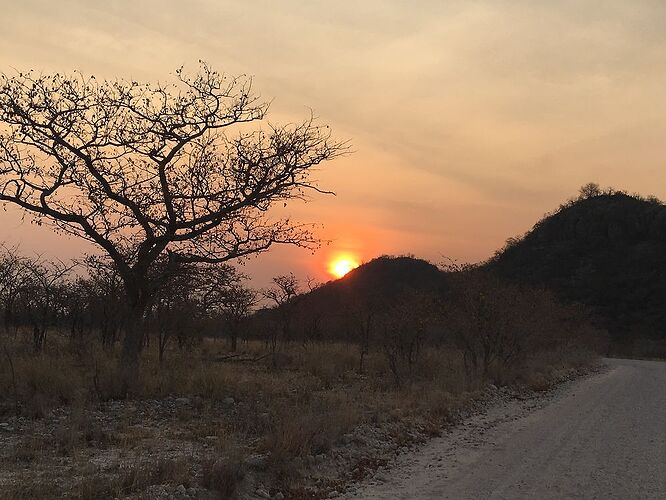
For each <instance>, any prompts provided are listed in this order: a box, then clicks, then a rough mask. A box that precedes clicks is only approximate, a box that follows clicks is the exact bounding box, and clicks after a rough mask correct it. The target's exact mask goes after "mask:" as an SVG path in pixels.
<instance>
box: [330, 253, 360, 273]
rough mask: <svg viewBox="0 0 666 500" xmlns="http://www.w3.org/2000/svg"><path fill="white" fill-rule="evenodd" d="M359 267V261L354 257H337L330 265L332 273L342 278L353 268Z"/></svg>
mask: <svg viewBox="0 0 666 500" xmlns="http://www.w3.org/2000/svg"><path fill="white" fill-rule="evenodd" d="M357 267H358V262H357V261H356V259H354V258H353V257H348V256H344V257H336V258H335V259H333V260H332V261H331V263H330V265H329V271H330V273H331V274H332V275H333V276H335V277H336V278H342V277H343V276H344V275H346V274H347V273H348V272H349V271H351V270H352V269H355V268H357Z"/></svg>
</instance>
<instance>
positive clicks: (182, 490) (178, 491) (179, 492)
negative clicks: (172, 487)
mask: <svg viewBox="0 0 666 500" xmlns="http://www.w3.org/2000/svg"><path fill="white" fill-rule="evenodd" d="M176 495H178V496H179V497H180V498H183V497H185V498H187V497H189V495H188V494H187V489H186V488H185V486H184V485H182V484H179V485H178V487H177V488H176Z"/></svg>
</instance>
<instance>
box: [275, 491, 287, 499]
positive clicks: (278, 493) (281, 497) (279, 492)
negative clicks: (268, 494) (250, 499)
mask: <svg viewBox="0 0 666 500" xmlns="http://www.w3.org/2000/svg"><path fill="white" fill-rule="evenodd" d="M273 500H284V495H283V494H282V492H281V491H278V492H277V493H276V494H275V495H273Z"/></svg>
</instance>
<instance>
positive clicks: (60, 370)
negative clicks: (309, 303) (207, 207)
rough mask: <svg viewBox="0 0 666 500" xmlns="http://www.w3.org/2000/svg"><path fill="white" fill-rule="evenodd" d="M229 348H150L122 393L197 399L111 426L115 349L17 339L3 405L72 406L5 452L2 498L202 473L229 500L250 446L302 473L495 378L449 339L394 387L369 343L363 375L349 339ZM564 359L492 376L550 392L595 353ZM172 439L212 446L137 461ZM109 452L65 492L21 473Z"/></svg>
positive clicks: (40, 410) (438, 418)
mask: <svg viewBox="0 0 666 500" xmlns="http://www.w3.org/2000/svg"><path fill="white" fill-rule="evenodd" d="M53 338H54V337H53V336H52V339H53ZM225 347H226V346H225V345H224V344H223V343H219V342H214V341H204V342H203V343H202V344H201V345H200V346H198V347H197V348H196V349H195V350H194V351H193V352H187V351H183V352H180V351H177V350H175V349H174V350H171V351H169V352H168V355H167V360H166V362H165V363H164V364H162V365H160V364H159V362H158V360H157V356H156V354H155V353H154V352H153V351H154V349H151V350H149V351H147V352H146V353H145V355H144V358H143V365H142V368H141V372H140V376H139V377H138V379H137V380H136V383H135V385H134V386H133V387H132V390H131V393H130V394H128V395H126V396H125V397H126V398H127V401H126V402H127V403H131V406H132V407H134V405H138V404H141V402H142V401H151V400H156V401H160V400H164V399H169V398H172V400H173V398H187V399H186V401H187V404H185V405H182V406H178V407H176V408H175V410H174V411H172V412H171V413H168V414H160V413H157V414H155V415H150V414H145V416H144V417H142V418H144V419H145V420H146V421H145V422H142V421H139V422H138V424H137V422H136V421H135V420H136V419H135V416H136V412H135V411H134V410H132V411H129V410H128V413H126V414H123V415H120V416H119V417H118V418H117V419H116V420H114V422H113V425H114V427H113V429H109V428H108V425H106V424H105V425H102V424H100V422H99V421H98V420H96V419H94V418H91V417H90V412H91V409H99V408H103V407H104V406H102V407H100V405H105V404H109V403H105V402H108V401H113V400H115V399H117V398H119V397H121V396H123V395H122V393H121V391H120V385H119V377H118V376H117V373H116V365H115V361H114V358H115V353H110V352H106V351H103V350H100V349H97V348H87V349H86V350H81V348H80V347H79V348H77V349H72V348H70V347H69V346H68V345H67V344H66V343H65V342H64V341H63V342H62V343H61V344H58V343H57V342H52V344H51V346H50V347H49V348H48V349H47V350H46V351H45V352H44V353H42V354H41V355H39V356H35V355H34V354H33V353H32V352H31V351H30V350H29V348H28V347H24V346H22V345H20V344H18V345H17V344H14V345H13V348H12V349H11V351H10V352H11V356H12V360H13V365H14V377H12V374H11V373H10V371H9V370H8V368H7V366H6V365H3V366H1V367H0V412H2V413H4V414H5V415H7V416H9V415H11V414H12V413H13V412H14V408H15V406H18V409H19V413H20V414H21V415H23V416H25V417H29V418H31V419H35V421H36V422H39V421H40V419H42V418H43V417H45V416H48V415H49V414H50V412H51V411H52V410H53V409H54V408H62V407H65V408H67V419H66V420H64V421H63V422H62V423H61V424H59V425H57V426H56V427H55V428H54V430H53V432H52V433H51V435H50V436H49V438H48V439H44V438H40V437H35V436H30V435H26V436H24V437H23V438H22V439H21V440H20V441H19V442H18V444H17V445H16V446H15V448H14V449H13V451H12V452H11V453H10V454H9V458H10V460H11V463H12V464H13V465H12V467H14V469H15V470H16V471H17V472H16V475H15V478H16V481H15V482H14V483H12V484H13V486H12V485H4V486H6V488H5V491H4V492H3V494H2V495H0V498H56V497H58V496H62V495H65V494H66V496H68V497H71V498H107V497H109V498H111V497H119V496H123V495H128V494H130V493H132V492H141V491H142V490H144V489H145V488H146V487H148V486H150V485H155V484H163V483H168V484H176V485H178V484H183V485H189V484H198V485H202V486H204V487H206V488H207V489H209V490H214V491H216V492H217V493H218V494H219V497H220V498H233V497H234V495H236V494H237V492H238V491H239V487H240V485H241V484H242V483H243V478H244V477H245V474H246V469H245V467H244V466H243V457H246V456H248V455H249V454H264V455H266V456H267V457H269V460H268V462H267V467H268V468H269V473H270V474H273V477H274V478H275V480H276V481H278V482H281V483H282V484H286V483H288V482H290V481H293V480H294V479H295V478H296V477H297V473H296V472H297V465H296V463H297V462H298V463H303V462H304V459H305V458H308V457H312V456H317V455H320V454H325V453H327V452H328V451H329V450H331V448H333V447H335V446H336V445H338V444H339V443H340V439H341V437H342V436H343V435H346V434H348V433H349V432H350V431H352V430H353V429H354V428H355V427H356V426H358V425H360V424H364V423H367V424H381V423H383V422H400V421H404V420H405V419H412V420H414V421H418V422H420V423H419V425H420V426H421V428H422V429H427V432H432V434H436V433H437V432H438V430H439V428H441V425H442V424H444V423H445V422H447V421H449V420H451V419H452V418H453V417H452V415H453V414H454V413H455V410H456V409H458V408H460V406H461V405H462V404H464V403H465V401H466V400H467V399H468V398H469V397H471V396H470V394H472V393H473V392H474V391H476V390H477V389H479V388H481V387H482V386H483V384H485V383H487V381H484V380H481V379H478V378H475V379H469V378H468V377H466V376H465V371H464V369H463V364H462V357H461V354H460V353H459V352H458V351H456V350H452V349H434V348H430V349H426V350H424V351H423V352H422V353H421V356H420V359H419V361H418V363H417V364H415V366H414V367H413V369H412V372H411V373H410V376H409V378H408V379H406V383H404V384H402V385H401V387H399V388H398V387H396V385H395V383H394V381H393V378H392V376H391V372H390V369H389V366H388V363H387V361H386V358H385V357H384V356H383V355H382V353H381V352H371V353H370V354H369V355H368V357H367V358H366V361H365V370H364V373H363V374H362V375H361V374H359V373H358V372H357V368H358V351H357V348H356V346H353V345H346V344H310V345H307V346H302V345H295V344H294V345H292V346H290V347H289V349H288V352H283V354H284V356H283V357H282V358H281V363H280V367H279V368H277V369H275V368H273V367H272V366H271V363H270V360H269V359H265V360H264V361H262V362H258V363H250V362H246V363H242V362H233V361H228V360H227V361H216V360H219V359H220V358H223V357H224V356H225V355H226V354H227V353H226V351H225ZM242 349H243V351H244V356H243V357H244V358H256V357H259V355H260V354H261V353H263V352H264V351H263V349H264V345H263V344H261V343H258V342H255V343H249V344H245V345H243V346H242ZM567 356H569V355H565V353H550V354H548V355H545V354H544V355H540V356H539V357H538V358H533V359H531V360H529V362H528V363H525V364H523V365H522V366H520V367H514V368H512V369H510V370H509V369H506V368H505V369H503V370H501V371H499V370H498V371H497V372H493V373H492V374H491V377H492V380H493V381H494V382H495V383H507V384H508V383H520V384H525V385H527V386H529V387H531V388H532V389H536V390H542V389H546V388H548V387H549V386H550V384H551V383H552V380H554V379H555V378H556V377H557V375H558V373H560V372H561V371H562V370H566V369H570V368H572V367H573V368H575V367H577V366H583V365H584V364H586V363H589V361H590V360H589V358H588V357H586V356H583V355H582V354H581V355H578V356H573V357H572V356H569V357H567ZM14 383H15V385H16V393H14V389H13V388H14ZM15 403H18V405H16V404H15ZM59 411H61V410H59ZM142 415H143V413H142ZM132 419H135V420H134V421H133V420H132ZM150 422H166V423H168V425H165V426H164V429H162V430H160V431H159V436H160V437H159V438H157V437H156V436H157V434H156V433H157V432H158V431H157V430H153V429H151V427H150ZM142 424H143V425H142ZM146 426H147V427H146ZM156 439H157V440H158V442H157V443H156V442H155V440H156ZM164 439H172V440H175V441H178V442H188V443H194V445H196V446H199V448H201V447H202V446H203V443H205V444H206V447H205V450H207V453H208V456H207V458H205V459H200V460H199V462H198V463H195V461H191V460H190V461H189V462H188V461H185V460H181V459H180V458H178V459H159V460H153V461H146V460H140V459H137V458H136V457H137V456H141V454H142V453H143V454H145V453H148V452H151V450H153V448H152V447H155V446H159V444H160V443H159V440H164ZM107 449H108V450H111V451H113V450H115V451H119V453H120V455H119V456H120V458H119V462H118V463H119V464H121V465H122V466H118V468H117V470H115V472H113V473H110V474H105V475H103V476H100V474H99V473H98V471H96V470H95V469H94V468H93V469H92V470H86V471H84V472H85V473H81V474H80V479H78V480H76V481H74V482H73V484H72V485H70V487H69V488H70V489H69V490H65V489H63V487H62V485H61V486H58V485H57V484H56V483H54V481H56V479H53V480H52V481H51V482H50V483H49V482H48V481H47V484H42V483H43V481H41V482H40V480H35V478H34V477H31V476H30V475H28V476H26V477H25V478H22V474H23V473H21V472H19V471H20V470H24V469H25V467H26V466H29V467H36V466H37V465H38V464H40V463H42V462H43V463H44V464H47V463H56V462H57V460H63V459H66V460H69V462H68V463H71V464H72V467H74V470H77V467H78V468H79V469H80V468H81V467H82V466H81V465H80V463H84V462H86V461H87V457H90V456H93V455H94V454H96V453H97V454H99V453H101V452H102V450H107ZM202 449H203V448H202ZM63 457H64V458H63ZM128 457H130V458H128ZM131 457H135V458H134V459H132V458H131ZM299 459H300V462H299ZM77 460H78V461H77ZM49 461H50V462H49ZM77 464H79V465H77ZM45 467H46V465H45ZM195 469H196V470H195ZM56 482H57V481H56ZM17 485H18V486H17ZM4 486H3V487H4ZM45 492H47V493H49V494H46V493H45ZM54 492H56V493H54ZM7 495H9V496H7ZM49 495H51V496H49Z"/></svg>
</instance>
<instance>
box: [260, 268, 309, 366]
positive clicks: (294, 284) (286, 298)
mask: <svg viewBox="0 0 666 500" xmlns="http://www.w3.org/2000/svg"><path fill="white" fill-rule="evenodd" d="M300 293H301V285H300V283H299V282H298V279H296V276H294V274H293V273H289V274H285V275H282V276H276V277H275V278H273V286H272V287H271V288H267V289H265V290H262V292H261V294H262V295H263V296H264V297H265V298H267V299H268V300H270V301H271V302H273V304H274V305H275V310H276V311H277V314H278V318H279V322H280V325H279V328H272V329H271V332H270V334H269V341H270V347H271V353H272V355H273V365H275V364H276V358H275V352H276V350H277V342H278V334H279V333H281V334H282V339H283V340H285V341H286V342H289V341H290V340H291V334H292V322H293V319H294V306H295V304H294V300H295V299H296V297H297V296H298V295H299V294H300Z"/></svg>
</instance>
